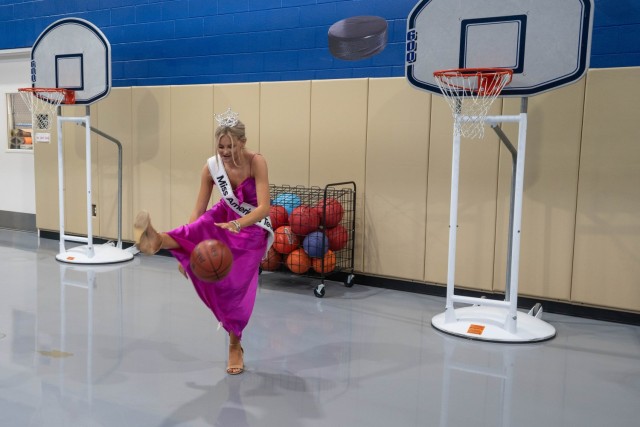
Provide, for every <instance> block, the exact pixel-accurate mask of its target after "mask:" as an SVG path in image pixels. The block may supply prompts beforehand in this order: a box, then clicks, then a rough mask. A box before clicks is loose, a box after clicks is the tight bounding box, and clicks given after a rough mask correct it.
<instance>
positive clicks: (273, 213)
mask: <svg viewBox="0 0 640 427" xmlns="http://www.w3.org/2000/svg"><path fill="white" fill-rule="evenodd" d="M269 219H271V226H272V227H273V229H274V230H277V229H278V228H279V227H281V226H283V225H287V224H288V223H289V214H288V213H287V210H286V209H285V208H284V206H278V205H273V206H270V207H269Z"/></svg>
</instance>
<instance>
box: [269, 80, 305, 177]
mask: <svg viewBox="0 0 640 427" xmlns="http://www.w3.org/2000/svg"><path fill="white" fill-rule="evenodd" d="M310 133H311V82H310V81H301V82H274V83H262V84H261V85H260V152H261V153H262V155H263V156H264V157H265V159H267V162H268V165H269V182H270V183H271V184H274V185H303V186H308V185H309V149H310V147H309V135H310Z"/></svg>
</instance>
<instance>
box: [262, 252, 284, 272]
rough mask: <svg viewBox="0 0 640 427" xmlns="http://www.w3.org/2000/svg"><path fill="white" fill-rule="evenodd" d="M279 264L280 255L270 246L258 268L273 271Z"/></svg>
mask: <svg viewBox="0 0 640 427" xmlns="http://www.w3.org/2000/svg"><path fill="white" fill-rule="evenodd" d="M280 264H282V255H280V254H279V253H278V252H277V251H276V250H275V249H274V248H273V246H271V247H270V248H269V251H268V252H267V256H266V257H264V259H263V260H262V261H261V262H260V268H262V269H263V270H265V271H275V270H277V269H278V267H280Z"/></svg>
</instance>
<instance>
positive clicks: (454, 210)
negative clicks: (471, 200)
mask: <svg viewBox="0 0 640 427" xmlns="http://www.w3.org/2000/svg"><path fill="white" fill-rule="evenodd" d="M457 121H458V114H456V115H455V117H454V130H453V155H452V159H451V201H450V208H449V255H448V265H447V301H446V306H445V323H451V322H455V321H456V315H455V311H454V307H453V296H454V290H455V275H456V237H457V230H458V185H459V178H460V133H459V132H456V127H457V126H456V125H457V124H458V123H457Z"/></svg>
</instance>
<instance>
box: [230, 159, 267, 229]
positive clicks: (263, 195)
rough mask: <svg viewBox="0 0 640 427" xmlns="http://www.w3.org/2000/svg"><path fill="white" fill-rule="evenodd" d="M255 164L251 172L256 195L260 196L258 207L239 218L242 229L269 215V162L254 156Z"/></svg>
mask: <svg viewBox="0 0 640 427" xmlns="http://www.w3.org/2000/svg"><path fill="white" fill-rule="evenodd" d="M252 162H253V164H252V165H251V170H252V171H253V177H254V179H255V181H256V193H257V196H258V206H256V208H255V209H254V210H253V211H251V213H250V214H247V215H245V216H243V217H240V218H238V222H239V223H240V227H241V228H244V227H248V226H250V225H253V224H255V223H256V222H258V221H260V220H261V219H262V218H264V217H266V216H267V215H269V205H270V202H271V198H270V196H269V172H268V170H267V161H266V160H265V159H264V157H262V156H261V155H256V156H253V159H252Z"/></svg>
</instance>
